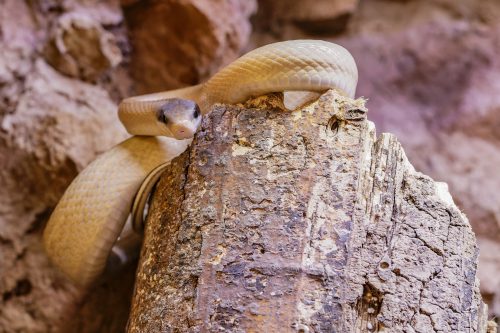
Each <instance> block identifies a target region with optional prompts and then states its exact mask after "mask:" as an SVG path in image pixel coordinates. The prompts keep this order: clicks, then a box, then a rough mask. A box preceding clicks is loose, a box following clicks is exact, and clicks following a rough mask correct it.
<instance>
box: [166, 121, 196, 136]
mask: <svg viewBox="0 0 500 333" xmlns="http://www.w3.org/2000/svg"><path fill="white" fill-rule="evenodd" d="M169 127H170V131H171V132H172V134H173V136H174V138H176V139H177V140H184V139H190V138H192V137H193V136H194V135H195V133H196V130H197V129H198V128H197V126H195V124H193V123H192V122H189V121H182V122H178V123H175V124H171V125H170V126H169Z"/></svg>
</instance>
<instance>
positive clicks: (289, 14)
mask: <svg viewBox="0 0 500 333" xmlns="http://www.w3.org/2000/svg"><path fill="white" fill-rule="evenodd" d="M358 2H359V0H306V1H290V0H271V1H270V0H260V1H259V11H258V15H257V18H256V20H258V21H259V22H260V23H261V25H260V26H259V28H260V29H273V30H274V31H277V32H281V31H282V30H284V29H287V28H285V27H284V25H295V26H297V27H299V28H300V29H302V30H303V31H306V32H309V33H316V34H322V33H326V34H328V35H332V34H335V33H340V32H342V31H344V30H345V28H346V25H347V22H349V18H350V16H351V15H352V14H353V13H354V12H355V11H356V8H357V6H358Z"/></svg>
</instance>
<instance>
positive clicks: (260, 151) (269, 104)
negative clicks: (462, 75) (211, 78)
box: [128, 90, 487, 333]
mask: <svg viewBox="0 0 500 333" xmlns="http://www.w3.org/2000/svg"><path fill="white" fill-rule="evenodd" d="M280 102H281V99H280V96H279V95H271V96H267V97H261V98H257V99H254V100H251V101H249V102H247V103H246V104H245V105H238V106H230V105H216V106H215V107H214V109H213V111H212V112H211V114H210V115H209V116H207V117H206V118H205V119H204V122H203V125H202V128H201V130H200V132H199V133H198V135H197V137H196V139H195V141H194V143H193V145H192V147H191V149H190V150H189V151H186V152H185V153H184V154H183V155H181V156H180V157H179V158H177V159H176V160H175V161H174V162H173V163H172V165H171V168H170V169H169V170H167V172H166V173H165V174H164V176H163V177H162V179H161V181H160V183H159V185H158V188H157V190H156V193H155V196H154V198H153V202H152V206H151V209H150V214H149V217H148V220H147V225H146V229H145V239H144V245H143V249H142V253H141V260H140V263H139V268H138V273H137V281H136V287H135V292H134V297H133V305H132V310H131V316H130V319H129V323H128V332H201V331H204V332H223V331H225V332H304V333H307V332H383V331H384V332H426V333H427V332H486V326H487V318H486V313H487V311H486V310H487V308H486V305H485V304H484V303H483V302H482V300H481V296H480V294H479V288H478V286H479V282H478V280H477V278H476V269H477V259H478V248H477V245H476V241H475V237H474V234H473V232H472V230H471V228H470V225H469V223H468V221H467V218H466V217H465V216H464V215H463V214H462V213H461V212H460V210H459V209H458V208H457V207H456V206H455V205H454V203H453V200H452V198H451V196H450V195H449V193H448V191H447V188H446V184H443V183H438V182H434V181H433V180H432V179H430V178H429V177H427V176H425V175H423V174H421V173H419V172H416V171H415V170H414V168H413V167H412V165H411V164H410V163H409V162H408V160H407V158H406V156H405V153H404V151H403V149H402V148H401V146H400V144H399V143H398V141H397V140H396V138H395V137H394V136H393V135H391V134H382V135H381V136H380V137H379V138H378V139H377V138H376V136H375V127H374V125H373V124H372V123H371V122H369V121H367V120H366V111H367V110H366V108H365V106H364V101H363V100H361V99H360V100H352V99H349V98H346V97H343V96H341V95H339V94H337V93H336V92H335V91H333V90H331V91H328V92H327V93H325V94H324V95H323V96H322V97H321V98H320V99H319V101H318V102H315V103H313V104H311V105H309V106H307V107H305V108H303V109H301V110H299V111H295V112H281V111H280V108H281V106H280Z"/></svg>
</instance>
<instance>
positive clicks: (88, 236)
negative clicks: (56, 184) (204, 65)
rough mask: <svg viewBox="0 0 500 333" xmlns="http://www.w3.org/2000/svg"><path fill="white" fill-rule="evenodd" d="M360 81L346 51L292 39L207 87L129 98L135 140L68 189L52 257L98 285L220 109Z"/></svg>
mask: <svg viewBox="0 0 500 333" xmlns="http://www.w3.org/2000/svg"><path fill="white" fill-rule="evenodd" d="M357 80H358V72H357V67H356V63H355V61H354V59H353V57H352V55H351V54H350V53H349V51H347V50H346V49H345V48H344V47H342V46H340V45H337V44H334V43H331V42H327V41H321V40H290V41H284V42H277V43H272V44H268V45H265V46H262V47H259V48H256V49H254V50H252V51H250V52H248V53H246V54H244V55H243V56H241V57H240V58H238V59H236V60H234V61H233V62H232V63H230V64H229V65H227V66H226V67H224V68H222V69H221V70H220V71H219V72H217V73H216V74H215V75H213V76H212V77H211V78H210V79H209V80H207V81H206V82H204V83H201V84H197V85H193V86H190V87H186V88H181V89H175V90H169V91H163V92H158V93H152V94H146V95H140V96H134V97H128V98H125V99H124V100H123V101H121V103H120V104H119V106H118V118H119V119H120V121H121V122H122V124H123V125H124V126H125V129H126V130H127V132H128V133H129V134H131V135H132V136H131V137H130V138H128V139H126V140H125V141H123V142H121V143H119V144H118V145H116V146H114V147H113V148H111V149H110V150H109V151H107V152H105V153H103V154H102V155H100V156H99V157H98V158H97V159H95V160H94V161H93V162H91V163H90V164H89V165H88V166H87V167H86V168H85V169H84V170H83V171H82V172H81V173H80V174H79V175H78V176H77V177H76V178H75V179H74V180H73V181H72V183H71V184H70V185H69V187H68V188H67V189H66V191H65V192H64V194H63V196H62V197H61V199H60V200H59V202H58V203H57V205H56V207H55V208H54V210H53V212H52V214H51V216H50V218H49V220H48V222H47V225H46V227H45V230H44V233H43V244H44V247H45V251H46V253H47V255H48V257H49V259H50V260H51V261H52V263H53V264H54V265H55V266H57V267H58V268H59V269H60V270H61V271H62V272H63V273H65V275H67V276H68V277H69V278H70V280H72V281H73V282H75V283H76V284H80V285H90V284H92V283H93V282H95V281H96V280H97V279H98V278H99V276H100V275H102V273H103V271H105V270H106V269H107V266H109V265H110V258H111V257H112V254H113V253H114V254H115V255H118V257H119V256H120V255H119V254H120V248H119V240H120V239H124V238H126V237H124V236H123V235H124V232H125V231H124V229H127V227H126V225H127V224H126V221H127V219H128V220H129V221H130V220H133V225H134V226H135V227H137V225H136V224H137V223H136V221H137V220H140V219H141V218H142V215H143V210H144V205H145V201H147V199H145V198H147V196H148V195H149V193H150V192H151V189H152V187H153V186H154V183H155V182H156V181H157V180H158V178H159V176H160V175H161V173H162V171H163V170H164V168H165V167H166V166H168V165H169V163H170V161H172V159H174V158H175V157H177V156H178V155H180V154H181V153H182V152H183V151H185V150H186V149H187V148H188V147H189V145H190V143H191V141H192V139H193V137H194V135H195V133H196V131H197V129H198V126H199V125H200V123H201V118H202V116H203V115H206V114H207V113H208V112H210V110H211V108H212V106H213V105H214V104H217V103H222V104H237V103H242V102H244V101H246V100H247V99H249V98H251V97H257V96H261V95H265V94H268V93H274V92H283V93H285V94H286V93H289V94H290V96H292V94H293V93H299V94H300V93H307V92H314V93H316V94H319V93H321V92H324V91H326V90H328V89H336V90H337V91H339V92H340V93H342V94H344V95H345V96H347V97H351V98H353V97H354V94H355V90H356V85H357ZM286 96H287V95H285V98H286ZM318 96H319V95H318ZM292 104H293V103H292ZM285 105H286V103H285ZM293 106H296V105H293ZM286 108H290V107H289V106H287V107H286ZM131 207H134V208H133V209H132V212H131ZM131 214H132V217H133V218H132V219H130V218H129V216H131ZM129 229H130V228H129Z"/></svg>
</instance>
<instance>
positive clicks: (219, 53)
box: [0, 0, 500, 332]
mask: <svg viewBox="0 0 500 333" xmlns="http://www.w3.org/2000/svg"><path fill="white" fill-rule="evenodd" d="M499 16H500V3H499V2H498V1H497V0H481V1H477V0H461V1H456V0H400V1H397V0H369V1H368V0H364V1H363V0H361V1H355V0H302V1H299V0H294V1H292V0H261V1H254V0H156V1H153V0H143V1H134V0H122V1H121V2H119V1H113V0H106V1H98V0H79V1H77V0H30V1H28V0H26V1H19V0H0V50H1V52H0V163H1V164H0V332H66V331H71V332H120V331H123V329H124V327H125V324H126V319H127V314H128V309H129V298H130V295H131V292H132V286H133V278H134V269H135V268H134V267H128V268H127V270H126V271H125V272H122V273H120V274H119V276H107V277H104V278H103V279H102V281H100V282H99V284H98V285H96V286H95V287H94V288H92V289H91V290H81V289H79V288H77V287H75V286H73V285H72V284H71V283H70V282H69V281H67V280H66V279H65V278H64V277H63V276H62V275H61V274H60V273H58V272H57V271H55V269H54V268H52V267H51V265H50V263H49V262H48V260H47V258H46V257H45V255H44V253H43V250H42V247H41V241H40V239H41V232H42V230H43V226H44V224H45V222H46V221H47V218H48V216H49V215H50V212H51V210H52V209H53V207H54V206H55V204H56V203H57V200H58V198H60V197H61V195H62V193H63V192H64V189H65V188H66V186H67V185H68V184H69V183H70V182H71V180H72V179H73V178H74V177H75V176H76V174H77V173H78V172H79V171H80V170H82V169H83V168H84V167H85V165H86V164H88V163H89V162H90V161H91V160H92V159H94V158H95V157H96V156H97V155H98V154H99V153H101V152H103V151H105V150H106V149H108V148H109V147H111V146H112V145H114V144H116V143H118V142H119V141H121V140H122V139H123V138H125V137H126V133H125V132H124V130H123V129H122V127H121V125H120V124H119V122H118V119H117V117H116V105H117V103H118V102H119V100H120V99H121V98H123V97H124V96H128V95H132V94H137V93H143V92H150V91H157V90H166V89H172V88H177V87H182V86H186V85H191V84H195V83H198V82H200V81H203V80H205V79H207V78H208V77H210V75H212V74H213V73H215V72H216V71H217V70H218V69H219V68H221V66H224V65H225V64H227V63H229V62H230V61H232V60H233V59H235V58H236V57H237V56H238V55H239V54H241V53H242V52H245V51H247V50H250V49H252V48H254V47H257V46H260V45H262V44H266V43H269V42H274V41H279V40H285V39H297V38H316V39H325V40H330V41H334V42H337V43H339V44H341V45H344V46H345V47H347V48H348V49H349V50H350V51H351V53H352V54H353V55H354V57H355V59H356V61H357V64H358V68H359V77H360V79H359V85H358V93H357V94H358V95H359V96H365V97H366V98H368V100H369V101H368V107H369V110H370V112H369V115H368V116H369V118H370V119H371V120H373V121H375V123H376V124H377V128H378V131H379V132H382V131H388V132H392V133H394V134H396V135H397V136H398V138H399V139H400V141H401V142H402V144H403V147H404V148H405V150H406V153H407V154H408V157H409V159H410V161H411V162H412V163H413V164H414V165H415V167H416V168H417V169H418V170H420V171H422V172H423V173H426V174H428V175H430V176H432V177H433V178H434V179H436V180H439V181H446V182H447V183H448V184H449V187H450V191H451V193H452V194H453V196H454V199H455V201H456V202H457V204H458V205H459V206H460V207H461V208H462V209H463V211H464V212H465V213H466V214H467V215H468V217H469V220H470V221H471V223H472V225H473V228H474V230H475V232H476V235H477V237H478V242H479V245H480V248H481V259H480V260H481V262H480V266H479V272H480V276H479V277H480V279H481V288H482V292H483V296H484V298H485V300H486V301H488V302H489V303H490V310H491V314H492V315H496V316H497V317H498V316H499V315H500V274H498V273H499V272H500V191H499V190H500V172H499V170H500V59H499V58H498V56H497V54H499V53H500V21H498V17H499ZM396 106H397V107H396Z"/></svg>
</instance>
